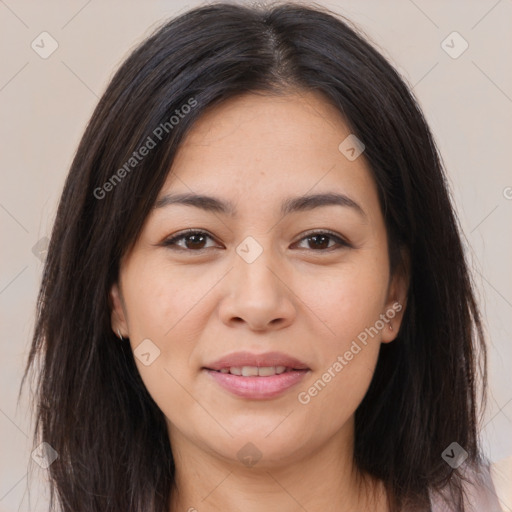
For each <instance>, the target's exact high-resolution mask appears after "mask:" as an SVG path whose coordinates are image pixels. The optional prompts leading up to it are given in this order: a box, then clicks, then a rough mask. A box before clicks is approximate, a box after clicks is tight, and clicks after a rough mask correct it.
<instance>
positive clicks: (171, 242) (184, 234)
mask: <svg viewBox="0 0 512 512" xmlns="http://www.w3.org/2000/svg"><path fill="white" fill-rule="evenodd" d="M192 235H206V236H207V237H208V238H211V239H212V240H213V239H214V238H213V237H212V236H211V235H210V234H209V233H207V232H206V231H200V230H196V229H188V230H186V231H182V232H181V233H178V234H177V235H176V236H173V237H172V238H168V239H166V240H164V241H163V242H162V244H161V245H163V246H164V247H168V248H170V249H172V250H178V251H179V250H183V251H186V252H195V253H198V254H201V253H203V252H204V251H206V250H208V249H211V247H203V248H202V249H198V250H194V249H187V248H184V247H180V246H177V245H176V242H177V241H179V240H182V239H185V238H187V237H189V236H192ZM318 235H320V236H328V237H330V238H331V239H333V240H335V241H336V242H337V244H338V247H329V248H327V249H309V250H310V251H313V252H331V251H333V250H339V249H342V248H351V247H353V246H352V245H350V244H349V243H348V242H347V241H345V240H344V239H343V238H341V237H340V236H339V235H336V234H335V233H333V232H331V231H325V230H321V231H309V232H307V233H305V235H304V236H303V237H302V238H301V239H300V240H299V242H302V241H303V240H306V239H308V238H312V237H313V236H318ZM173 246H174V247H173Z"/></svg>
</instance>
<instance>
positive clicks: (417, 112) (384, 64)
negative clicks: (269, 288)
mask: <svg viewBox="0 0 512 512" xmlns="http://www.w3.org/2000/svg"><path fill="white" fill-rule="evenodd" d="M290 91H316V92H318V93H320V94H322V95H323V97H324V98H325V99H326V100H327V101H329V102H330V103H331V104H332V105H334V106H335V107H336V108H337V109H338V111H339V112H340V115H342V116H343V118H344V120H345V121H346V123H347V124H348V126H349V128H350V131H351V133H354V134H355V135H356V136H357V137H358V138H359V139H360V140H361V141H362V142H363V143H364V145H365V148H366V149H365V152H364V158H366V160H367V162H368V165H369V166H370V168H371V171H372V173H373V177H374V179H375V182H376V184H377V186H378V191H379V199H380V202H381V207H382V211H383V215H384V218H385V222H386V229H387V235H388V240H389V246H390V248H391V252H390V260H391V267H392V270H393V271H394V270H396V269H397V268H398V266H399V265H400V264H401V261H400V254H401V252H400V251H399V250H398V249H399V248H404V249H405V253H406V254H407V255H408V258H407V260H408V267H409V273H410V286H409V291H408V296H407V307H406V310H405V315H404V318H403V322H402V326H401V329H400V331H399V333H398V337H397V339H396V341H395V342H393V343H390V344H383V345H382V346H381V352H380V355H379V360H378V363H377V367H376V371H375V374H374V377H373V380H372V383H371V385H370V388H369V390H368V392H367V394H366V396H365V397H364V399H363V401H362V403H361V404H360V406H359V407H358V409H357V411H356V416H355V452H354V457H355V462H356V464H357V467H358V468H359V469H360V470H361V471H362V472H365V473H369V474H371V475H373V476H375V477H376V478H378V479H381V480H382V481H383V482H384V484H385V486H386V489H387V491H388V495H389V497H390V507H392V510H403V509H404V508H405V506H406V505H407V506H412V507H416V508H415V510H419V509H420V508H421V507H426V506H428V492H429V490H436V489H440V488H442V487H443V486H444V487H446V486H448V489H449V491H450V493H451V494H450V500H451V502H452V504H453V506H454V510H463V505H462V496H463V492H462V489H461V482H462V481H463V479H462V475H461V474H460V472H459V471H458V470H456V469H452V467H451V466H450V465H449V464H447V463H446V462H445V460H443V458H442V457H441V454H442V452H443V450H445V449H446V448H447V447H448V446H449V445H450V444H451V443H452V442H454V441H456V442H457V443H458V444H459V445H460V446H461V447H463V448H464V450H466V452H467V453H468V459H467V461H466V463H465V464H476V465H478V464H481V463H483V461H484V459H483V456H482V455H481V452H480V449H479V445H478V439H477V432H478V430H477V428H478V407H477V406H478V405H479V404H480V400H479V398H482V399H483V398H484V393H483V391H484V390H485V388H486V372H485V367H486V362H485V361H486V355H485V354H486V352H485V345H484V336H483V332H482V327H481V320H480V316H479V312H478V308H477V304H476V303H475V298H474V292H473V284H472V282H471V279H470V274H469V271H468V265H467V262H466V259H465V255H464V253H463V248H462V243H461V231H460V228H459V225H458V221H457V218H456V216H455V213H454V210H453V206H452V201H451V199H450V195H449V191H448V186H447V182H446V178H445V175H444V171H443V165H442V162H441V159H440V156H439V153H438V150H437V147H436V144H435V141H434V139H433V136H432V134H431V132H430V130H429V128H428V126H427V123H426V121H425V119H424V117H423V115H422V112H421V109H420V107H419V106H418V103H417V101H416V100H415V98H414V97H413V95H412V93H411V91H410V89H409V87H408V86H407V85H406V82H405V81H404V79H403V78H401V77H400V76H399V74H398V73H397V71H396V70H395V69H394V68H393V67H392V66H391V65H390V63H388V61H387V60H386V59H385V58H384V57H383V56H382V55H381V54H380V53H379V52H378V51H377V50H376V49H375V45H374V44H373V43H371V42H370V39H368V38H367V37H366V36H364V35H363V33H362V32H361V31H360V30H359V29H357V28H356V27H355V26H354V25H353V24H351V22H350V21H348V20H346V19H344V18H342V16H340V15H338V14H335V13H332V12H331V11H329V10H327V9H326V8H323V7H320V6H318V5H316V4H314V5H313V4H311V6H305V5H304V4H294V3H276V4H273V5H272V6H257V5H253V6H243V5H236V4H233V3H213V4H209V5H204V6H201V7H198V8H196V9H192V10H190V11H188V12H185V13H184V14H182V15H180V16H179V17H176V18H174V19H172V20H170V21H168V22H167V23H165V24H164V25H163V26H161V27H160V28H159V29H158V30H156V32H155V33H154V34H153V35H151V36H150V37H149V38H148V39H146V40H145V41H144V42H143V43H142V44H140V45H139V46H138V47H137V48H136V49H135V50H134V51H133V52H132V53H131V54H130V55H129V57H128V58H127V59H126V61H125V62H124V63H123V64H122V65H121V67H120V68H119V70H118V71H117V72H116V73H115V75H114V77H113V78H112V80H111V82H110V84H109V85H108V88H107V89H106V91H105V93H104V94H103V96H102V97H101V99H100V101H99V104H98V106H97V107H96V109H95V111H94V113H93V115H92V118H91V120H90V121H89V124H88V126H87V128H86V130H85V133H84V135H83V137H82V140H81V142H80V144H79V147H78V150H77V152H76V155H75V158H74V160H73V163H72V165H71V168H70V170H69V174H68V176H67V179H66V182H65V186H64V190H63V193H62V196H61V199H60V204H59V207H58V212H57V217H56V221H55V224H54V227H53V232H52V235H51V242H50V246H49V250H48V256H47V259H46V263H45V267H44V274H43V278H42V285H41V289H40V293H39V297H38V305H37V319H36V327H35V332H34V337H33V341H32V346H31V350H30V355H29V358H28V361H27V367H26V370H25V375H24V378H23V382H22V386H21V388H20V393H21V389H22V388H23V383H24V382H25V379H26V377H27V376H28V375H29V374H32V372H31V371H30V370H31V369H32V370H33V373H34V374H35V377H36V383H35V391H33V395H32V398H33V407H34V409H35V413H36V424H35V430H34V440H35V444H39V443H40V442H41V441H45V442H47V443H48V444H49V445H50V446H51V447H52V448H53V449H54V450H56V452H57V453H58V458H57V459H56V460H55V461H54V462H53V463H52V464H51V466H50V467H49V470H48V471H49V476H50V488H51V503H50V508H51V509H52V510H53V509H54V506H55V505H56V504H57V503H58V504H59V505H60V507H61V509H62V510H63V511H65V512H79V511H84V512H93V511H94V512H96V511H97V512H110V511H112V512H114V511H115V512H120V511H123V512H126V511H134V512H135V511H138V512H150V511H151V512H168V510H169V506H170V493H171V489H172V486H173V482H174V463H173V455H172V452H171V448H170V443H169V438H168V432H167V428H166V422H165V419H164V416H163V413H162V411H161V410H160V409H159V408H158V406H157V405H156V404H155V402H154V401H153V399H152V398H151V396H150V395H149V394H148V392H147V390H146V388H145V386H144V384H143V382H142V380H141V378H140V375H139V373H138V371H137V368H136V365H135V363H134V357H133V353H132V350H131V348H130V345H129V343H120V342H119V341H118V340H117V339H116V336H115V334H114V333H113V332H112V328H111V321H110V308H111V304H110V303H109V290H110V287H111V286H112V284H113V283H114V282H115V281H116V280H117V277H118V271H119V262H120V258H121V256H122V255H123V254H125V253H126V251H128V250H129V249H130V247H132V245H133V243H134V242H135V240H136V239H137V236H138V234H139V233H140V230H141V227H142V225H143V222H144V220H145V219H146V217H147V215H148V213H149V211H150V209H151V208H152V207H153V205H154V203H155V200H156V197H157V194H158V193H159V191H160V189H161V187H162V185H163V183H164V180H165V178H166V176H167V175H168V172H169V169H170V168H171V164H172V162H173V158H174V156H175V154H176V151H177V149H178V146H179V144H180V141H182V140H183V137H184V136H185V134H186V133H188V131H189V130H190V129H191V127H192V126H193V125H194V122H195V121H196V120H197V119H198V118H199V117H200V116H201V115H202V114H203V113H204V112H205V110H206V109H207V108H209V107H211V106H213V105H216V104H219V103H220V102H222V101H224V100H226V99H228V98H233V97H235V96H237V95H241V94H244V93H247V92H257V93H260V94H287V93H289V92H290ZM184 105H188V106H189V108H185V107H184ZM172 116H175V119H174V120H171V117H172ZM178 117H179V121H176V120H177V119H178ZM166 123H167V124H166ZM158 127H160V131H158V130H157V128H158ZM164 128H165V129H164ZM155 130H156V132H155ZM156 134H159V135H160V137H157V135H156ZM148 138H151V139H152V140H153V142H154V143H155V145H154V147H152V148H150V149H149V151H147V152H146V155H145V156H144V157H143V158H136V160H132V159H133V158H135V157H134V152H137V154H138V155H139V156H140V148H141V147H142V146H144V145H146V146H148V145H150V144H149V143H148V140H149V139H148ZM121 169H124V171H125V172H124V173H123V172H122V171H121ZM402 263H403V262H402ZM479 386H480V387H481V389H482V396H481V397H480V395H479V393H478V388H479ZM482 402H483V400H482Z"/></svg>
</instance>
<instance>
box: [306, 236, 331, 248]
mask: <svg viewBox="0 0 512 512" xmlns="http://www.w3.org/2000/svg"><path fill="white" fill-rule="evenodd" d="M319 238H321V239H323V243H322V244H321V245H322V247H319V244H318V243H316V242H315V245H316V248H317V249H318V248H320V249H325V248H327V247H328V245H329V242H328V241H327V240H328V239H329V237H328V236H325V235H315V236H312V237H310V238H309V239H310V240H313V239H314V240H318V239H319ZM326 241H327V244H326V243H325V242H326Z"/></svg>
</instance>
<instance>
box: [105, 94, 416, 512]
mask: <svg viewBox="0 0 512 512" xmlns="http://www.w3.org/2000/svg"><path fill="white" fill-rule="evenodd" d="M349 134H350V131H349V129H348V128H347V126H346V125H345V123H344V122H343V119H342V118H341V116H340V114H339V112H338V111H337V110H336V109H335V108H334V107H332V106H330V105H329V103H327V102H326V101H325V99H324V98H323V97H322V96H320V95H318V94H317V93H311V92H307V93H304V92H300V93H299V92H294V93H289V94H288V95H286V96H280V97H277V96H263V95H256V94H246V95H244V96H242V97H239V98H235V99H230V100H228V101H227V102H225V103H223V104H222V105H220V106H216V107H215V108H213V109H211V110H209V111H208V112H207V113H206V114H204V115H203V116H202V117H201V118H200V119H199V120H198V121H197V122H196V124H195V125H194V127H193V129H192V131H191V132H190V133H189V134H188V135H187V137H186V139H185V140H184V142H183V143H182V145H181V147H180V149H179V151H178V154H177V156H176V159H175V161H174V163H173V167H172V169H171V172H170V173H169V175H168V177H167V181H166V183H165V184H164V186H163V188H162V190H161V192H160V194H159V198H161V197H163V196H165V195H166V194H169V193H170V192H173V193H187V192H195V193H202V194H207V195H212V196H216V197H219V198H221V199H223V200H229V201H232V202H233V203H234V205H235V206H236V208H237V210H238V211H237V215H236V216H234V217H230V216H229V215H224V214H221V213H213V212H206V211H203V210H201V209H199V208H196V207H191V206H186V205H176V204H175V205H169V206H166V207H161V208H154V209H153V210H152V211H151V213H150V215H149V216H148V218H147V219H146V221H145V224H144V227H143V229H142V232H141V234H140V237H139V238H138V240H137V241H136V243H135V245H134V246H133V248H132V249H131V250H130V251H129V252H128V253H127V254H126V255H125V256H124V257H123V259H122V261H121V267H120V274H119V280H118V282H117V283H116V284H115V285H114V286H113V287H112V289H111V300H112V328H113V330H114V332H117V330H118V329H119V331H120V333H121V334H122V336H123V337H125V338H126V337H128V338H129V340H130V343H131V345H132V348H133V349H136V348H137V346H138V345H139V344H140V343H141V342H142V340H144V339H148V338H149V339H150V340H151V341H152V343H154V345H156V346H157V347H158V349H159V350H160V355H159V356H158V357H157V358H156V359H155V360H154V361H153V362H152V363H151V364H150V365H149V366H145V365H144V364H142V362H141V361H140V360H139V359H138V358H135V361H136V363H137V368H138V370H139V372H140V374H141V377H142V379H143V381H144V383H145V385H146V387H147V389H148V391H149V393H150V395H151V396H152V397H153V399H154V400H155V402H156V403H157V404H158V406H159V407H160V409H161V410H162V412H163V413H164V415H165V417H166V419H167V424H168V431H169V438H170V443H171V447H172V451H173V454H174V457H175V463H176V487H175V489H173V494H172V508H171V510H172V511H178V510H179V511H188V510H191V512H192V510H194V509H193V508H192V507H194V508H195V509H197V510H198V511H200V512H203V511H204V512H210V511H227V510H244V511H245V512H256V511H258V512H261V510H265V511H281V512H282V511H285V512H292V511H293V512H295V511H299V510H300V511H303V510H304V509H306V510H308V511H318V510H322V511H333V512H334V511H337V512H340V511H341V512H345V511H347V512H348V511H355V510H375V511H377V512H379V511H387V510H388V507H387V504H386V494H385V492H384V490H383V486H382V485H381V483H379V482H377V481H375V480H373V479H372V478H369V477H368V475H362V474H361V473H360V472H359V471H358V469H357V468H356V467H355V465H354V464H353V460H352V457H353V439H354V413H355V410H356V408H357V407H358V405H359V404H360V402H361V401H362V399H363V397H364V395H365V393H366V391H367V389H368V386H369V384H370V381H371V379H372V376H373V373H374V370H375V365H376V361H377V357H378V351H379V347H380V344H381V343H389V342H392V341H393V340H394V338H395V336H396V333H397V331H398V329H399V326H400V322H401V320H402V315H403V311H404V310H405V297H406V291H407V286H408V283H407V280H406V278H405V277H404V276H403V275H402V274H396V275H395V276H390V272H389V260H388V246H387V236H386V229H385V224H384V220H383V216H382V212H381V209H380V206H379V201H378V195H377V188H376V185H375V182H374V180H373V178H372V175H371V173H370V170H369V167H368V164H367V162H366V161H365V159H364V153H363V154H362V155H361V156H360V157H358V158H357V159H355V160H354V161H350V160H348V159H347V158H346V157H345V156H344V154H342V153H341V151H339V150H338V146H339V144H340V143H341V142H342V141H343V140H344V139H345V138H346V137H347V136H348V135H349ZM320 192H336V193H342V194H345V195H347V196H349V197H350V198H351V199H352V200H353V201H355V202H356V203H358V204H359V206H360V207H361V208H362V209H363V211H364V213H365V216H363V215H360V214H359V213H358V212H357V211H356V210H355V209H354V208H349V207H346V206H345V207H343V206H339V205H330V206H322V207H319V208H316V209H313V210H309V211H305V212H295V213H291V214H289V215H287V216H285V217H283V216H282V215H281V214H280V211H279V209H280V206H281V203H282V201H283V200H284V199H285V198H288V197H291V196H293V197H295V196H300V195H304V194H312V193H320ZM188 228H194V229H197V230H200V231H204V232H206V235H209V236H210V238H208V237H206V238H202V239H200V243H198V242H197V241H196V242H194V241H193V240H192V241H191V240H190V238H188V239H187V238H185V239H181V241H178V242H176V244H177V246H176V245H175V246H174V249H173V248H172V247H173V246H170V247H166V246H164V245H162V242H163V241H164V240H166V239H169V238H171V236H172V235H176V234H179V232H180V231H183V230H185V229H188ZM310 230H315V231H322V230H330V231H333V232H334V233H336V234H337V235H339V236H340V237H341V238H343V239H345V240H347V241H348V242H349V243H350V244H351V245H352V246H351V247H346V246H340V245H338V243H337V240H336V239H333V238H328V239H327V240H325V243H322V241H321V240H320V241H318V240H317V241H315V240H313V241H311V240H310V241H309V242H308V238H307V236H305V235H304V233H305V232H307V231H310ZM312 235H314V233H308V236H312ZM248 236H251V237H253V238H254V239H255V240H256V241H257V242H258V243H259V245H260V246H261V248H262V253H261V254H260V256H259V257H258V258H257V259H256V260H255V261H254V262H252V263H248V262H247V261H245V260H244V259H243V258H242V257H240V256H239V255H238V253H237V252H236V249H237V247H238V246H239V244H240V243H241V242H242V241H243V240H244V239H245V238H246V237H248ZM332 247H334V248H335V249H331V248H332ZM180 248H181V250H180ZM200 248H204V250H203V251H202V252H200V253H199V252H198V249H200ZM194 251H195V252H194ZM397 302H398V303H400V304H401V305H402V306H403V309H402V311H401V312H398V313H396V315H395V316H394V318H393V319H392V320H390V321H389V324H391V325H392V326H393V330H390V329H389V325H388V324H386V326H385V328H383V329H381V330H379V332H378V335H375V336H374V337H373V338H369V341H368V344H367V345H366V346H362V345H361V344H360V345H361V346H362V347H363V348H362V350H361V351H359V352H358V353H357V355H355V356H354V357H353V359H352V360H351V361H349V362H348V364H347V365H346V366H344V367H343V369H342V371H340V372H338V373H336V376H335V377H334V378H332V379H331V380H330V382H329V383H328V384H327V385H326V386H325V387H324V388H323V389H322V390H321V391H320V392H319V393H318V394H317V395H316V396H314V397H312V398H311V400H310V401H309V403H307V404H302V403H300V402H299V400H298V393H299V392H301V391H307V390H308V388H310V387H311V386H312V385H313V384H314V383H315V382H316V381H317V380H318V379H319V378H321V377H322V375H323V374H324V373H325V372H326V370H327V369H328V368H329V367H332V365H333V363H334V362H335V361H336V360H337V357H338V356H339V355H343V354H344V353H345V352H346V351H347V350H348V349H349V348H350V346H351V343H352V341H353V340H356V339H357V336H358V334H360V333H361V332H362V331H364V330H365V328H369V327H370V326H374V325H375V323H376V321H377V320H378V319H379V317H380V315H382V314H386V312H387V311H389V309H390V308H392V305H393V304H396V303H397ZM239 350H247V351H249V352H253V353H256V352H257V353H261V352H267V351H273V350H277V351H281V352H285V353H287V354H290V355H292V356H294V357H296V358H298V359H299V360H301V361H303V362H305V363H306V364H307V365H308V366H309V368H310V369H311V371H310V372H309V373H308V374H307V375H306V377H305V378H304V379H303V380H302V382H300V383H299V384H298V386H295V387H293V388H291V389H289V390H288V391H286V392H285V393H284V394H283V395H281V396H279V397H276V398H273V399H269V400H249V399H244V398H240V397H236V396H235V395H232V394H231V393H229V392H228V391H225V390H224V389H222V388H221V387H220V386H219V385H218V384H217V383H216V382H215V381H214V380H213V379H212V378H211V377H210V375H208V374H205V372H203V371H202V370H201V368H202V367H203V366H204V365H206V364H207V363H211V362H213V361H215V360H216V359H218V358H220V357H221V356H224V355H226V354H229V353H231V352H235V351H239ZM247 443H252V444H253V445H254V446H255V447H256V448H257V450H258V451H259V452H260V454H261V458H260V459H259V460H258V462H257V463H256V464H255V465H253V466H252V467H251V466H248V465H246V464H244V463H242V462H241V460H239V457H238V455H237V454H238V452H239V450H241V449H242V448H243V447H244V446H246V445H247ZM245 450H248V448H247V447H246V448H245ZM242 453H243V452H242Z"/></svg>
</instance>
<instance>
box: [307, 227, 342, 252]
mask: <svg viewBox="0 0 512 512" xmlns="http://www.w3.org/2000/svg"><path fill="white" fill-rule="evenodd" d="M303 240H305V241H306V243H308V245H309V247H307V248H310V249H311V250H313V251H317V252H326V251H331V250H336V249H340V247H352V246H351V245H350V244H349V243H348V242H346V241H345V240H343V238H341V237H340V236H338V235H336V234H334V233H332V232H330V231H310V232H309V233H306V236H305V237H303V238H301V240H299V242H302V241H303ZM329 241H335V244H334V246H332V245H331V246H329ZM311 243H312V246H311ZM336 245H338V247H336Z"/></svg>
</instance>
